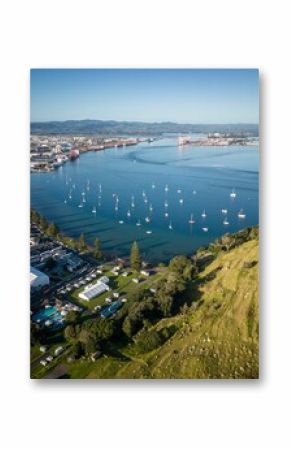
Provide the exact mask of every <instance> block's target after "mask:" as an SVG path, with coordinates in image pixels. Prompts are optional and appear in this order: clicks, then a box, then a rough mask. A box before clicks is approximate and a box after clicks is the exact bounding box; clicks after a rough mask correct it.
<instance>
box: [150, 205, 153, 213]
mask: <svg viewBox="0 0 290 449" xmlns="http://www.w3.org/2000/svg"><path fill="white" fill-rule="evenodd" d="M149 210H150V212H152V211H153V206H152V204H150V206H149Z"/></svg>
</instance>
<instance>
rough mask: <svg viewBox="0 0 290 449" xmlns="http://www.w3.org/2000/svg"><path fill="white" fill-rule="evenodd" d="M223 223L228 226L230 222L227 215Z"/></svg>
mask: <svg viewBox="0 0 290 449" xmlns="http://www.w3.org/2000/svg"><path fill="white" fill-rule="evenodd" d="M223 224H224V225H226V226H227V225H229V224H230V223H229V221H228V218H227V217H225V219H224V221H223Z"/></svg>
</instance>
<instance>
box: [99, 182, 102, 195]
mask: <svg viewBox="0 0 290 449" xmlns="http://www.w3.org/2000/svg"><path fill="white" fill-rule="evenodd" d="M99 192H100V193H102V184H99Z"/></svg>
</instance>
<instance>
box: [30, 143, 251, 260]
mask: <svg viewBox="0 0 290 449" xmlns="http://www.w3.org/2000/svg"><path fill="white" fill-rule="evenodd" d="M166 186H167V188H166ZM258 186H259V150H258V147H256V146H242V147H238V146H229V147H194V146H184V147H182V148H179V147H178V146H177V144H176V137H167V138H163V139H161V140H157V141H155V142H153V143H151V144H149V143H147V142H146V143H140V144H138V145H137V146H134V147H128V148H126V147H124V148H112V149H107V150H105V151H98V152H89V153H85V154H83V155H81V157H80V158H79V159H78V160H76V161H73V162H67V163H66V164H65V165H64V166H62V167H61V168H59V169H58V170H56V171H54V172H50V173H33V174H32V175H31V206H32V207H33V208H35V209H36V210H37V211H38V212H40V213H41V214H43V215H44V216H45V217H46V218H47V219H48V220H49V221H53V222H55V223H56V224H57V225H58V227H59V228H60V230H61V231H62V232H63V233H64V234H66V235H69V236H72V237H79V236H80V234H81V233H83V234H84V235H85V237H86V240H87V241H88V242H89V243H93V241H94V240H95V238H96V237H98V238H99V239H100V240H101V242H102V249H103V250H104V251H109V252H111V253H113V254H116V255H120V256H123V255H128V253H129V250H130V247H131V245H132V242H133V241H134V240H137V241H138V243H139V246H140V249H141V251H142V254H143V257H145V258H146V259H148V260H150V261H154V262H156V261H166V260H168V259H169V258H171V257H172V256H174V255H176V254H191V253H192V252H193V251H194V250H195V249H197V248H199V247H201V246H204V245H206V244H208V243H210V242H212V241H213V240H214V239H215V238H216V237H218V236H220V235H222V234H224V233H225V232H235V231H237V230H239V229H242V228H244V227H247V226H252V225H256V224H258V219H259V212H258V209H259V207H258V201H259V192H258ZM233 189H234V191H235V193H236V197H235V198H233V197H231V196H230V193H231V192H232V190H233ZM80 205H81V207H79V206H80ZM222 209H224V210H227V213H222V211H221V210H222ZM241 209H242V210H243V213H244V214H245V218H239V217H238V214H239V211H241ZM93 210H95V212H93ZM204 211H205V213H203V212H204ZM165 214H168V216H166V215H165ZM191 214H193V221H194V223H193V224H190V223H189V220H190V217H191ZM202 215H204V216H202ZM146 218H147V221H146ZM148 218H149V220H150V221H149V222H148ZM225 218H226V221H227V222H228V223H229V224H224V222H225ZM139 220H140V224H141V225H140V226H136V223H137V222H138V221H139ZM120 222H121V223H120ZM170 223H171V225H172V229H170V226H169V225H170Z"/></svg>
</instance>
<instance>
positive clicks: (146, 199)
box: [144, 196, 148, 204]
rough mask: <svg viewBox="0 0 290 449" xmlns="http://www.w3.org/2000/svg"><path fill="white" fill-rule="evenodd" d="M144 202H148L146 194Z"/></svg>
mask: <svg viewBox="0 0 290 449" xmlns="http://www.w3.org/2000/svg"><path fill="white" fill-rule="evenodd" d="M144 203H145V204H147V203H148V198H147V196H146V197H145V198H144Z"/></svg>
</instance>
